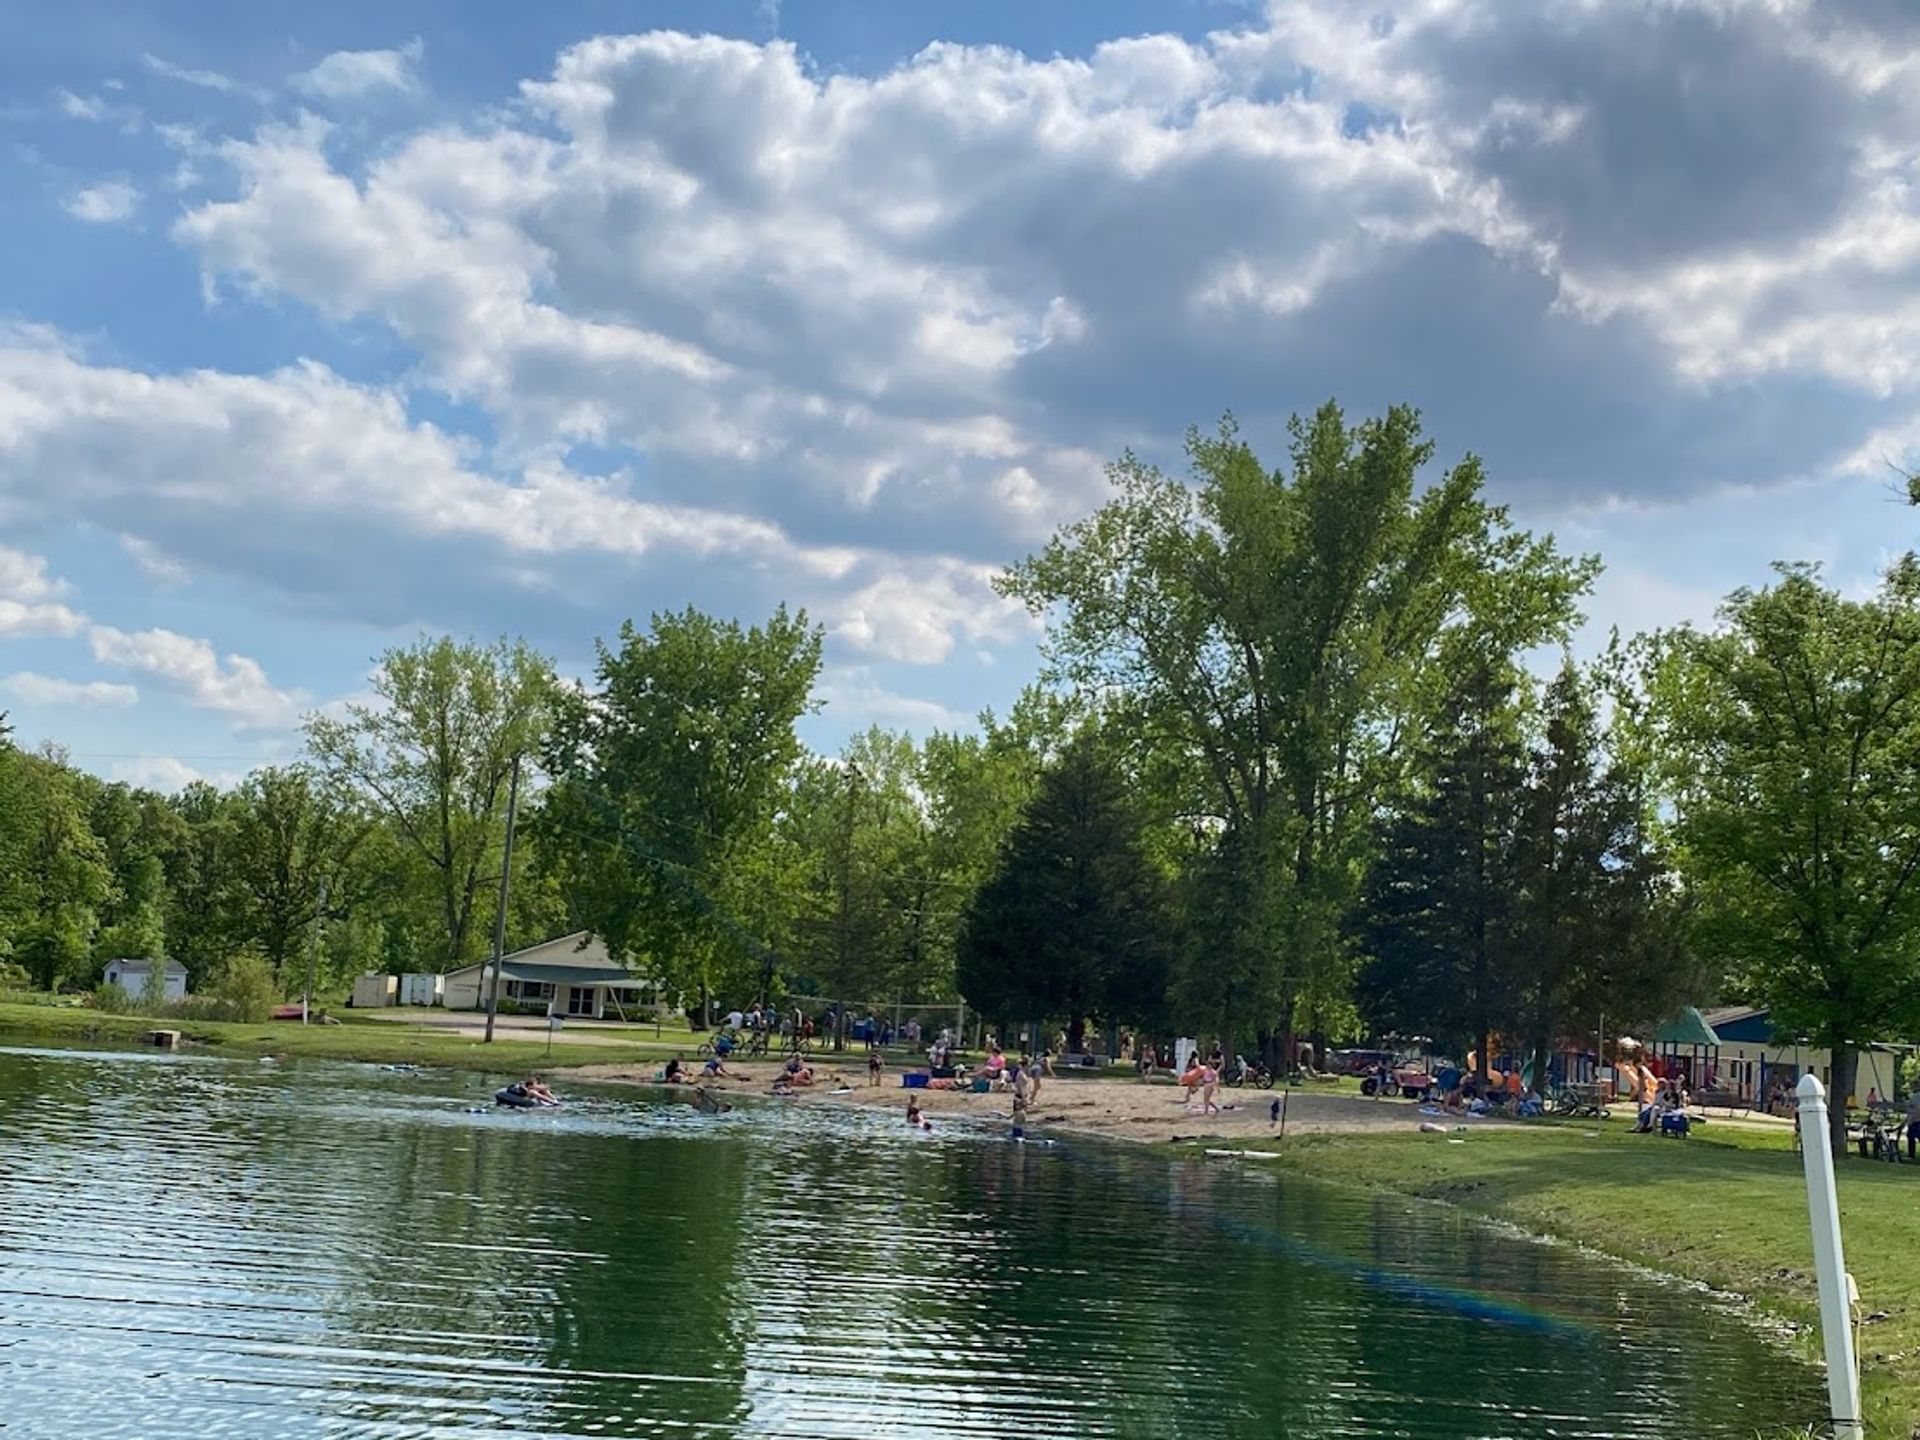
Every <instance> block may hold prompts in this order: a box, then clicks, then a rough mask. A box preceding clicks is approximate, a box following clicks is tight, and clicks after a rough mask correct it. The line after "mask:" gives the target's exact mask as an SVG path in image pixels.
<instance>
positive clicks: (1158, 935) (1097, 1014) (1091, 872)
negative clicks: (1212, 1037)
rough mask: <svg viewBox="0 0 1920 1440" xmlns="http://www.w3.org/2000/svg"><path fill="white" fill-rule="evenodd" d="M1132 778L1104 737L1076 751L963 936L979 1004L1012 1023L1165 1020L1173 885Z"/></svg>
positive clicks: (1074, 1036)
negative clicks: (1151, 846)
mask: <svg viewBox="0 0 1920 1440" xmlns="http://www.w3.org/2000/svg"><path fill="white" fill-rule="evenodd" d="M1141 831H1142V825H1141V820H1140V817H1139V816H1138V815H1137V814H1136V813H1135V810H1134V807H1133V804H1132V802H1131V800H1130V797H1129V793H1128V784H1127V780H1126V777H1125V775H1124V774H1123V773H1122V771H1121V770H1120V768H1119V767H1118V766H1117V765H1116V764H1115V763H1114V761H1113V759H1112V758H1111V757H1110V756H1108V755H1105V754H1103V753H1102V752H1101V749H1100V744H1099V740H1098V738H1097V737H1096V736H1094V735H1091V734H1089V735H1083V736H1081V737H1079V738H1078V739H1076V740H1075V741H1074V742H1073V743H1072V744H1070V745H1069V746H1068V747H1067V748H1066V750H1065V752H1064V753H1063V754H1062V755H1061V756H1060V758H1059V760H1058V761H1057V762H1056V763H1055V765H1054V766H1053V767H1052V768H1051V769H1050V770H1049V771H1048V772H1047V773H1046V775H1045V776H1044V777H1043V778H1042V779H1041V781H1040V788H1039V791H1038V793H1037V794H1035V796H1034V798H1033V801H1032V803H1031V804H1030V805H1029V806H1028V807H1027V811H1026V813H1025V815H1024V816H1023V817H1022V818H1021V821H1020V823H1019V825H1017V826H1016V827H1015V829H1014V831H1013V834H1012V836H1011V837H1010V838H1009V840H1008V842H1007V845H1006V848H1005V849H1004V850H1003V851H1002V852H1001V856H1000V859H999V863H998V864H997V865H996V867H995V869H994V872H993V875H992V877H991V878H990V879H989V880H988V881H987V883H986V885H985V886H983V887H982V889H981V891H980V893H979V895H978V896H976V897H975V899H974V902H973V906H972V908H971V910H970V911H969V912H968V915H967V919H966V922H965V926H964V928H963V929H962V931H961V936H960V956H959V960H960V965H959V973H958V979H959V983H960V989H961V993H963V994H964V995H965V996H966V997H967V1000H968V1002H969V1003H970V1004H972V1005H974V1006H976V1007H977V1008H979V1009H980V1010H982V1011H983V1012H985V1013H986V1014H989V1015H993V1016H996V1017H998V1018H1001V1019H1006V1020H1028V1019H1041V1018H1057V1019H1062V1020H1065V1021H1066V1022H1067V1026H1068V1047H1069V1048H1070V1049H1072V1050H1075V1051H1078V1050H1080V1049H1081V1048H1082V1043H1083V1040H1084V1036H1085V1032H1086V1023H1087V1021H1088V1020H1089V1019H1104V1020H1110V1021H1134V1020H1149V1019H1154V1018H1157V1016H1158V1014H1159V1012H1160V1011H1161V1010H1162V1009H1163V1007H1164V1006H1165V1003H1166V1001H1165V994H1166V985H1167V974H1168V969H1169V963H1170V959H1171V955H1172V952H1173V947H1174V933H1173V919H1172V897H1171V893H1170V887H1169V883H1168V880H1167V877H1166V876H1165V874H1164V873H1163V872H1161V871H1160V870H1159V869H1157V868H1156V867H1155V866H1154V864H1153V862H1152V861H1151V860H1149V859H1148V857H1147V854H1146V850H1145V847H1144V845H1143V842H1142V834H1141Z"/></svg>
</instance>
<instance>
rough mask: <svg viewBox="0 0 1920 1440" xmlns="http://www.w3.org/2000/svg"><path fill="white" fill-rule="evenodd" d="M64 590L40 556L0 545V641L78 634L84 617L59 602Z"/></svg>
mask: <svg viewBox="0 0 1920 1440" xmlns="http://www.w3.org/2000/svg"><path fill="white" fill-rule="evenodd" d="M67 589H68V587H67V585H66V584H65V583H64V582H63V581H60V580H56V579H54V578H53V577H52V576H51V575H49V574H48V573H47V562H46V560H45V558H44V557H42V556H39V555H29V554H27V553H26V552H25V551H22V550H13V549H10V548H8V547H7V546H5V545H0V638H7V639H25V638H27V637H29V636H36V635H53V636H65V635H77V634H79V633H80V630H81V628H82V627H83V626H85V624H86V623H87V620H86V616H84V615H82V614H80V612H79V611H77V610H74V609H72V608H71V607H69V606H67V605H65V604H63V603H62V602H61V599H60V597H61V596H63V595H65V594H66V593H67Z"/></svg>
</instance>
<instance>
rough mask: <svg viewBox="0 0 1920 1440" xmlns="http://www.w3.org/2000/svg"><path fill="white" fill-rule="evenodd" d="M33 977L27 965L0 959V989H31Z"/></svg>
mask: <svg viewBox="0 0 1920 1440" xmlns="http://www.w3.org/2000/svg"><path fill="white" fill-rule="evenodd" d="M32 988H33V977H32V976H31V975H29V974H28V973H27V967H26V966H24V965H20V964H17V963H15V962H14V961H12V960H0V990H31V989H32Z"/></svg>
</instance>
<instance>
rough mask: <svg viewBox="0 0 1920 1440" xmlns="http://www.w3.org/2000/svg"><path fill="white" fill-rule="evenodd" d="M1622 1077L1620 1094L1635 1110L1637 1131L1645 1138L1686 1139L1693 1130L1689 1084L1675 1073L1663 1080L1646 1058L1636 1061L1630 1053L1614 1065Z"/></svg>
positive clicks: (1635, 1127)
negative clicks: (1669, 1137)
mask: <svg viewBox="0 0 1920 1440" xmlns="http://www.w3.org/2000/svg"><path fill="white" fill-rule="evenodd" d="M1614 1069H1615V1071H1617V1072H1618V1074H1619V1076H1620V1087H1621V1093H1622V1094H1623V1095H1624V1096H1625V1098H1627V1099H1629V1100H1631V1101H1632V1102H1633V1104H1634V1107H1635V1114H1636V1120H1635V1123H1634V1127H1633V1128H1634V1129H1635V1130H1636V1131H1637V1132H1638V1133H1640V1134H1642V1135H1655V1134H1657V1135H1675V1136H1684V1135H1686V1134H1687V1133H1688V1132H1689V1131H1690V1130H1692V1128H1693V1118H1692V1117H1691V1116H1690V1115H1689V1114H1688V1113H1687V1105H1688V1103H1689V1101H1690V1099H1691V1097H1690V1096H1689V1095H1688V1094H1687V1086H1686V1081H1685V1080H1684V1079H1682V1078H1681V1076H1680V1075H1679V1074H1678V1073H1677V1072H1676V1073H1674V1074H1672V1075H1669V1076H1666V1077H1664V1078H1662V1077H1661V1076H1660V1075H1659V1074H1657V1073H1655V1071H1654V1068H1653V1065H1652V1064H1651V1063H1650V1062H1649V1061H1647V1060H1646V1059H1644V1058H1641V1059H1638V1060H1636V1059H1635V1058H1634V1057H1633V1054H1632V1053H1631V1052H1629V1053H1628V1054H1626V1055H1623V1056H1621V1058H1620V1059H1619V1060H1618V1061H1616V1062H1615V1064H1614Z"/></svg>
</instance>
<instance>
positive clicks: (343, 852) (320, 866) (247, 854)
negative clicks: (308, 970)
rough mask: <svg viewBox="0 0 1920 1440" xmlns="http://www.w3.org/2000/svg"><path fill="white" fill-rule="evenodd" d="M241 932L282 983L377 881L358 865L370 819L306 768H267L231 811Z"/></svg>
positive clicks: (237, 796) (245, 786)
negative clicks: (317, 930) (328, 915)
mask: <svg viewBox="0 0 1920 1440" xmlns="http://www.w3.org/2000/svg"><path fill="white" fill-rule="evenodd" d="M231 826H232V836H233V852H232V856H231V864H232V869H231V875H232V887H233V888H232V890H231V892H230V901H231V904H232V905H233V907H234V919H235V928H236V929H237V931H238V932H239V933H240V935H241V936H243V937H244V939H245V940H246V941H250V942H252V943H253V944H254V945H255V946H256V947H257V948H258V950H259V953H260V955H261V956H262V957H263V958H264V959H265V960H266V961H267V963H268V964H269V965H271V966H272V967H273V972H274V974H275V976H276V977H278V978H279V979H280V980H281V981H282V982H283V983H284V982H286V981H287V980H288V979H289V978H290V974H289V970H288V966H289V964H290V963H291V962H293V961H295V960H297V959H298V958H299V957H300V955H301V954H302V953H303V951H304V949H305V947H306V945H307V942H308V940H309V938H310V937H311V935H312V931H313V926H314V925H315V923H316V922H318V921H319V920H320V919H321V904H322V892H323V889H324V890H325V892H326V896H327V902H326V903H327V908H328V910H329V912H333V911H345V910H347V909H348V908H349V907H350V906H351V904H352V902H353V900H354V899H355V898H357V894H358V892H359V891H361V890H362V889H363V888H364V886H365V884H366V883H367V882H369V881H371V880H372V879H373V877H372V876H371V875H369V874H368V872H366V871H363V870H360V869H358V868H357V867H356V866H355V865H354V863H353V862H354V860H355V858H356V854H357V852H358V850H359V849H360V846H361V845H362V844H363V843H364V842H365V840H366V839H367V836H368V832H369V829H370V819H369V817H368V816H367V814H366V812H365V811H364V810H363V809H362V808H361V807H360V806H359V805H358V804H356V803H354V802H353V801H352V800H351V799H350V798H349V797H348V796H347V795H345V794H342V793H341V792H340V791H339V789H338V788H337V787H335V786H334V785H332V784H330V783H329V782H328V781H327V780H326V779H325V778H324V777H322V776H320V775H318V774H316V773H315V772H314V771H312V770H310V769H309V768H307V767H306V766H302V765H293V766H284V767H279V766H266V767H263V768H262V769H259V770H256V771H254V772H253V773H252V774H251V775H249V776H247V778H246V779H245V780H243V781H242V782H241V783H240V786H239V788H238V789H237V790H235V792H234V794H233V798H232V804H231Z"/></svg>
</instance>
